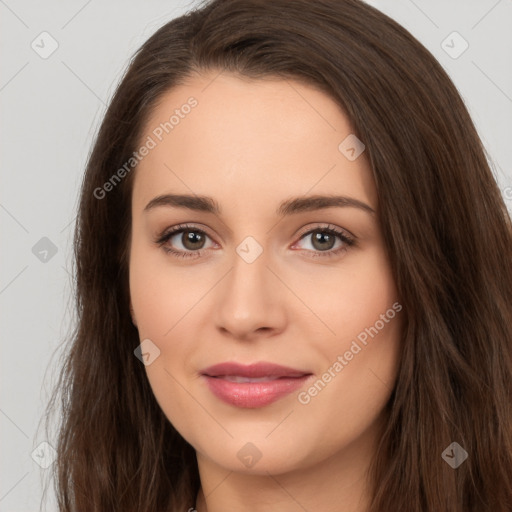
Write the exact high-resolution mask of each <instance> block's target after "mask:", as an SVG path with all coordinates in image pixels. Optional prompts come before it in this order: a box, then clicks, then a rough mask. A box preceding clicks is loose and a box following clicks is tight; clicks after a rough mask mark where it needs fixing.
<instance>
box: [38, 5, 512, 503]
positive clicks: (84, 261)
mask: <svg viewBox="0 0 512 512" xmlns="http://www.w3.org/2000/svg"><path fill="white" fill-rule="evenodd" d="M208 69H210V70H219V72H220V71H222V70H225V71H229V72H234V73H237V74H239V75H241V76H248V77H252V78H259V77H278V78H282V79H294V80H298V81H302V82H304V83H307V84H310V85H314V86H315V87H318V88H320V89H321V90H322V91H325V93H326V94H328V95H329V96H330V97H331V98H333V99H334V101H336V102H337V103H338V104H339V106H340V107H341V108H342V109H343V111H344V112H345V113H346V115H347V116H348V118H349V120H350V122H351V125H352V127H353V130H354V133H355V134H356V135H357V137H358V138H359V139H361V140H362V141H363V142H364V144H365V145H366V151H365V154H366V156H367V158H368V159H369V161H370V164H371V168H372V172H373V176H374V179H375V183H376V187H377V190H378V196H379V218H380V222H381V226H382V230H383V235H384V238H385V240H386V244H387V250H388V251H389V254H390V255H391V262H392V270H393V274H394V277H395V281H396V285H397V289H398V293H399V296H400V298H401V303H402V305H403V306H404V314H405V317H404V318H405V323H404V331H403V335H402V340H401V341H402V347H403V349H402V352H401V361H400V369H399V374H398V378H397V381H396V383H395V387H394V389H393V392H392V395H391V398H390V400H389V403H388V404H387V407H386V413H387V415H388V416H387V417H388V421H387V424H386V427H385V431H384V434H383V436H382V438H381V439H380V444H379V449H378V451H377V453H376V455H375V459H374V461H373V463H372V466H371V472H370V474H369V478H370V481H371V489H373V491H372V495H371V497H370V498H371V500H370V501H371V505H370V509H369V512H389V511H391V510H398V511H406V510H407V511H425V512H434V511H435V512H487V511H489V512H490V511H492V512H501V511H503V512H505V511H510V510H512V265H511V256H512V228H511V220H510V216H509V214H508V212H507V210H506V207H505V204H504V201H503V199H502V197H501V194H500V191H499V189H498V187H497V185H496V182H495V180H494V178H493V174H492V170H491V168H490V164H489V162H488V159H487V156H486V153H485V150H484V148H483V146H482V143H481V140H480V138H479V136H478V134H477V131H476V129H475V126H474V124H473V122H472V120H471V118H470V115H469V114H468V111H467V109H466V107H465V105H464V102H463V101H462V99H461V97H460V96H459V94H458V92H457V90H456V88H455V86H454V85H453V83H452V81H451V80H450V78H449V77H448V75H447V74H446V72H445V71H444V70H443V69H442V67H441V66H440V65H439V63H438V62H437V61H436V60H435V59H434V57H433V56H432V55H431V54H430V53H429V52H428V51H427V50H426V49H425V48H424V47H423V46H422V45H421V44H420V43H419V42H418V41H417V40H416V39H415V38H414V37H412V36H411V35H410V34H409V33H408V32H407V31H406V30H405V29H404V28H402V27H401V26H400V25H398V24H397V23H396V22H394V21H393V20H392V19H390V18H389V17H387V16H386V15H384V14H382V13H381V12H380V11H378V10H376V9H374V8H373V7H371V6H369V5H367V4H365V3H363V2H361V1H359V0H315V1H314V2H311V1H309V0H293V1H290V0H213V1H210V2H206V3H203V4H202V5H201V6H200V7H198V8H197V9H195V10H193V11H191V12H189V13H187V14H186V15H184V16H181V17H180V18H177V19H174V20H172V21H170V22H169V23H167V24H166V25H164V26H163V27H162V28H161V29H159V30H158V31H157V32H156V33H155V34H154V35H153V36H152V37H151V38H150V39H149V40H148V41H147V42H146V43H145V44H144V45H143V46H142V47H141V48H140V49H139V51H138V52H137V54H136V55H135V56H134V58H133V59H132V61H131V62H130V65H129V67H128V69H127V72H126V74H125V76H124V77H123V79H122V81H121V83H120V85H119V86H118V88H117V90H116V93H115V95H114V97H113V99H112V101H111V102H110V105H109V107H108V110H107V112H106V115H105V117H104V120H103V122H102V125H101V128H100V130H99V133H98V135H97V138H96V141H95V144H94V147H93V150H92V152H91V154H90V157H89V160H88V164H87V169H86V171H85V176H84V180H83V184H82V189H81V196H80V205H79V211H78V217H77V224H76V231H75V239H74V243H75V266H76V268H75V276H76V316H77V318H76V327H75V329H74V331H73V334H72V336H71V338H72V340H71V343H70V344H69V348H68V349H67V353H66V356H65V363H64V364H63V367H62V372H61V374H60V376H59V379H58V382H57V384H56V386H55V392H54V393H55V394H54V396H53V397H52V400H51V402H50V403H49V405H48V411H47V414H48V415H49V414H50V412H51V411H52V410H53V408H54V407H55V401H56V398H57V395H60V396H61V406H62V409H61V410H62V414H63V417H62V422H61V425H60V429H59V432H58V444H57V446H56V449H57V453H58V457H57V460H56V463H55V464H54V466H53V470H54V476H55V488H56V493H57V498H58V504H59V511H60V512H86V511H87V512H112V511H113V510H119V511H123V512H131V511H133V512H135V511H138V512H149V511H171V510H172V511H175V510H176V511H185V510H187V509H188V508H189V507H191V506H194V503H195V497H196V493H197V491H198V488H199V476H198V470H197V462H196V458H195V452H194V449H193V448H192V447H191V446H190V445H189V444H188V443H187V442H186V441H185V440H184V439H183V438H182V437H181V435H180V434H179V433H178V432H177V431H176V430H175V429H174V428H173V426H172V425H171V424H170V422H169V421H168V420H167V418H166V417H165V416H164V414H163V412H162V411H161V409H160V407H159V406H158V404H157V402H156V400H155V398H154V395H153V393H152V390H151V388H150V385H149V383H148V380H147V377H146V374H145V371H144V366H143V365H142V364H141V362H140V361H139V360H138V359H137V358H136V357H135V356H134V353H133V351H134V349H135V348H136V347H137V346H138V345H139V343H140V340H139V337H138V332H137V330H136V328H135V327H134V326H133V325H132V322H131V318H130V313H129V290H128V263H129V254H128V241H129V236H130V232H131V226H130V219H131V209H130V198H131V190H132V183H133V176H134V173H135V172H136V168H134V169H133V170H132V171H131V172H127V175H126V177H124V179H123V180H122V182H121V183H116V184H115V186H113V187H111V188H112V190H111V191H109V192H108V193H107V194H105V195H104V197H102V198H98V196H99V194H98V192H97V190H98V188H101V187H104V184H105V183H106V182H108V181H109V179H111V177H112V175H113V174H114V173H115V172H116V171H117V170H118V169H120V168H122V167H123V165H125V164H126V162H127V161H129V159H130V157H132V156H133V152H134V151H135V150H136V149H137V148H138V147H139V146H140V137H141V133H142V129H143V127H144V123H145V121H146V120H147V119H148V116H149V115H150V113H151V111H152V109H153V108H154V107H155V105H156V104H157V101H158V100H159V98H161V96H162V94H163V93H165V92H167V91H168V90H169V89H170V88H172V87H174V86H176V85H178V84H180V83H183V82H184V80H185V79H186V78H187V77H189V76H190V75H191V74H192V73H194V72H197V71H198V72H200V71H203V70H208ZM198 108H200V106H199V107H198ZM340 142H341V141H340ZM95 191H96V193H95ZM453 442H456V443H458V444H459V445H460V446H461V447H462V448H463V449H464V450H465V451H466V452H467V453H468V458H467V459H466V460H465V461H464V462H463V463H462V464H461V465H460V466H459V467H457V468H456V469H454V468H452V467H451V466H450V465H449V464H448V463H447V462H445V460H443V457H442V454H443V452H445V449H447V448H449V446H450V445H451V443H453Z"/></svg>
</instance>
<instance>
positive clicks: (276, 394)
mask: <svg viewBox="0 0 512 512" xmlns="http://www.w3.org/2000/svg"><path fill="white" fill-rule="evenodd" d="M311 375H312V374H311V372H307V371H302V370H297V369H294V368H289V367H286V366H281V365H276V364H273V363H267V362H259V363H254V364H250V365H242V364H239V363H231V362H226V363H220V364H216V365H214V366H210V367H208V368H205V369H204V370H202V371H201V376H202V378H203V379H205V380H206V384H207V385H208V387H209V389H210V391H211V392H212V393H213V394H214V395H215V396H216V397H217V398H220V399H221V400H223V401H224V402H226V403H228V404H231V405H234V406H236V407H244V408H256V407H264V406H265V405H268V404H271V403H272V402H275V401H276V400H279V399H280V398H282V397H284V396H286V395H288V394H290V393H292V392H293V391H295V390H296V389H298V388H300V387H301V386H302V385H303V384H304V382H305V381H306V380H307V379H308V378H309V377H310V376H311Z"/></svg>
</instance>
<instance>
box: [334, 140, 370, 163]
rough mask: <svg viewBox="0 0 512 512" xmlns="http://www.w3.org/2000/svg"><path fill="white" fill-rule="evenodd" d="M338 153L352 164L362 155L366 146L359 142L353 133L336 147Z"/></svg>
mask: <svg viewBox="0 0 512 512" xmlns="http://www.w3.org/2000/svg"><path fill="white" fill-rule="evenodd" d="M338 149H339V151H340V153H341V154H342V155H343V156H344V157H345V158H346V159H347V160H350V161H351V162H353V161H354V160H356V159H357V158H359V156H360V155H361V154H362V153H363V151H364V150H365V149H366V146H365V145H364V144H363V143H362V141H360V140H359V139H358V138H357V137H356V136H355V135H354V134H353V133H351V134H350V135H349V136H348V137H345V138H344V139H343V141H342V142H341V143H340V145H339V146H338Z"/></svg>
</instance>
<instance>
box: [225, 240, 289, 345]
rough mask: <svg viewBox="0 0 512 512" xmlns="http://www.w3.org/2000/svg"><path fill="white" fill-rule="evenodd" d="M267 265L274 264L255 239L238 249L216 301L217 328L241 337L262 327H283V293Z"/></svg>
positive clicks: (246, 241) (245, 241) (239, 246)
mask: <svg viewBox="0 0 512 512" xmlns="http://www.w3.org/2000/svg"><path fill="white" fill-rule="evenodd" d="M251 238H252V237H251ZM256 244H258V246H259V248H258V246H257V245H256ZM267 265H269V266H270V265H271V262H270V261H269V254H268V253H267V251H266V250H265V249H264V248H263V246H261V245H260V244H259V243H257V242H256V241H255V239H252V240H251V239H244V241H242V242H241V243H240V244H239V245H238V246H237V248H236V252H235V254H234V255H233V260H232V268H231V271H230V272H229V273H228V275H227V276H226V278H225V282H224V285H223V287H222V293H221V297H220V298H219V299H220V300H219V301H218V302H217V308H218V311H217V313H218V314H217V323H218V327H221V328H224V329H226V330H227V331H230V332H232V334H234V335H236V336H240V337H243V336H248V335H250V333H251V332H252V331H255V330H257V329H260V328H262V327H265V328H272V329H275V328H278V327H279V328H281V324H282V322H283V321H284V311H283V304H282V299H283V297H282V290H280V287H279V284H278V283H276V282H274V281H276V278H275V276H274V275H273V273H272V272H271V271H270V270H269V269H268V268H267Z"/></svg>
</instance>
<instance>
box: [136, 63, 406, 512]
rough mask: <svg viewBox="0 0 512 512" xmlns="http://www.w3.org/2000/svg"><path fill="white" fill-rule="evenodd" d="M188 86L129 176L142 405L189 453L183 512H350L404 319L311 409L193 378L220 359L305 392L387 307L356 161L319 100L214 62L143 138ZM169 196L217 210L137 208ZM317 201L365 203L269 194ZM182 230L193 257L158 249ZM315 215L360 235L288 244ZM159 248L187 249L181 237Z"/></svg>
mask: <svg viewBox="0 0 512 512" xmlns="http://www.w3.org/2000/svg"><path fill="white" fill-rule="evenodd" d="M190 96H193V97H194V98H196V100H197V101H198V104H197V106H196V107H194V108H193V109H192V110H191V112H190V113H189V114H188V115H186V116H184V118H183V119H180V122H179V124H178V125H176V126H175V127H174V128H173V130H172V131H170V133H169V134H168V135H166V136H165V137H163V139H162V141H161V142H158V144H157V145H156V147H155V148H153V149H152V150H151V151H150V152H149V154H148V155H147V156H145V157H144V159H143V160H142V161H141V162H140V164H139V165H138V167H137V169H136V171H135V172H136V176H135V181H134V187H133V195H132V236H131V241H130V295H131V307H132V316H133V319H134V323H135V324H136V325H137V328H138V330H139V334H140V339H141V341H142V340H145V339H150V340H151V341H152V342H153V343H154V344H155V345H156V346H157V347H158V348H159V350H160V355H159V356H158V357H157V358H156V359H154V361H153V362H152V363H151V364H149V365H147V366H146V367H145V368H146V372H147V377H148V379H149V382H150V385H151V387H152V389H153V392H154V394H155V397H156V399H157V401H158V403H159V405H160V406H161V408H162V410H163V412H164V413H165V415H166V417H167V418H168V419H169V421H170V422H171V423H172V424H173V425H174V426H175V428H176V429H177V430H178V431H179V432H180V433H181V435H182V436H183V437H184V438H185V439H186V440H187V441H188V442H189V443H190V444H191V445H192V446H193V447H194V448H195V450H196V453H197V461H198V467H199V471H200V476H201V490H200V492H199V494H198V497H197V499H198V501H197V504H196V508H197V510H198V511H199V512H205V511H206V510H207V511H209V512H220V511H225V510H239V511H263V510H264V511H266V512H268V511H274V510H275V511H280V512H283V511H284V512H288V511H289V512H292V511H294V512H295V511H303V510H304V509H306V510H323V511H335V510H336V511H339V510H343V511H344V512H362V511H364V510H366V508H367V504H368V486H367V478H366V475H365V471H366V470H367V468H368V465H369V463H370V460H371V458H372V456H373V455H374V453H375V450H376V443H378V441H379V437H380V434H381V429H382V428H383V425H384V421H385V418H384V416H383V414H382V411H383V408H384V406H385V405H386V403H387V401H388V399H389V396H390V394H391V391H392V388H393V385H394V383H395V380H396V375H397V369H398V359H399V339H400V333H401V323H402V320H401V316H402V315H403V313H397V314H396V316H395V318H394V319H393V320H391V321H389V322H387V323H385V326H384V328H382V329H381V330H379V332H378V335H376V336H375V337H374V338H373V339H372V338H369V342H368V344H367V345H366V346H364V348H363V349H362V350H361V351H360V352H358V353H357V355H355V356H354V357H353V359H352V360H351V361H349V362H348V363H347V365H346V366H344V368H343V370H342V371H341V372H339V373H338V374H336V376H335V377H334V378H332V379H331V381H330V382H329V383H328V384H327V385H326V386H325V387H324V388H323V389H322V390H321V392H319V393H318V394H317V395H316V396H314V397H312V398H311V400H310V401H309V403H307V404H302V403H300V402H299V400H298V398H297V396H298V392H294V393H292V394H290V395H287V396H286V397H283V398H281V399H280V400H278V401H277V402H274V403H272V404H270V405H267V406H265V407H261V408H251V409H247V408H238V407H235V406H233V405H229V404H226V403H225V402H223V401H221V400H219V399H218V398H217V397H215V396H214V395H213V394H212V393H211V392H210V390H209V389H208V387H207V386H206V385H205V383H204V382H203V380H202V379H201V378H200V376H199V375H200V371H201V370H202V369H204V368H206V367H208V366H210V365H212V364H216V363H220V362H224V361H236V362H239V363H242V364H249V363H253V362H258V361H270V362H274V363H277V364H281V365H285V366H291V367H293V368H298V369H301V370H307V371H309V372H311V373H313V374H314V375H313V377H312V378H311V380H310V381H309V382H308V383H306V384H305V385H304V386H303V388H302V389H301V390H299V391H304V390H307V389H308V388H309V387H310V386H311V385H312V384H313V383H314V382H315V381H317V380H318V379H319V378H320V377H321V376H322V375H323V374H324V373H325V372H326V371H327V369H328V368H329V367H332V366H333V363H334V362H335V361H336V360H337V357H338V356H339V355H343V354H344V353H345V352H346V351H347V350H349V348H350V346H351V343H352V342H353V341H354V340H355V339H356V337H357V335H358V334H360V333H361V332H362V331H364V329H365V328H368V327H370V326H374V324H375V323H376V321H377V320H379V318H380V315H382V314H384V313H385V312H386V311H387V310H389V308H391V306H392V304H394V303H395V302H397V301H399V298H398V296H397V292H396V288H395V283H394V280H393V277H392V274H391V270H390V263H389V258H388V255H387V253H386V251H385V248H384V241H383V238H382V234H381V230H380V226H379V222H378V215H377V206H378V205H377V201H378V197H377V192H376V189H375V184H374V182H373V178H372V175H371V170H370V166H369V164H368V160H367V158H366V155H365V153H364V152H363V154H362V155H361V156H360V157H359V158H357V159H356V160H355V161H349V160H348V159H347V158H346V157H345V156H344V155H343V154H342V153H341V152H340V150H339V149H338V145H339V144H340V142H341V141H343V139H345V137H347V136H348V135H349V134H351V133H352V131H353V130H352V129H351V127H350V124H349V122H348V121H347V118H346V116H345V115H344V113H343V111H342V110H341V109H340V108H339V107H338V106H337V104H336V103H335V102H334V101H333V100H331V99H330V97H328V96H327V95H326V94H325V93H323V92H320V91H319V90H316V89H315V88H313V87H311V86H309V85H305V84H301V83H299V82H296V81H286V80H280V79H264V80H263V79H258V80H250V79H248V78H241V77H238V76H236V75H233V74H228V73H226V72H224V73H222V74H220V75H219V72H218V71H215V72H213V71H212V72H209V73H204V74H203V75H194V76H193V77H191V78H190V79H189V80H188V81H187V83H185V84H183V85H180V86H178V87H175V88H173V89H172V90H170V91H169V92H167V93H166V94H165V95H164V96H163V97H162V99H161V101H160V103H159V105H158V106H157V108H156V109H155V110H154V112H153V114H152V115H151V118H150V119H149V121H148V123H147V125H146V129H145V133H144V135H143V136H142V138H141V140H143V141H144V140H146V138H147V136H152V132H153V130H154V129H155V127H157V126H159V124H160V123H161V122H164V121H166V120H168V119H169V116H170V114H172V112H173V111H174V110H175V109H176V108H180V107H181V106H182V105H183V104H184V103H186V101H187V99H188V98H189V97H190ZM152 137H153V138H155V137H154V135H153V136H152ZM170 193H173V194H197V195H204V196H210V197H212V198H213V199H215V201H217V202H218V204H219V205H220V207H221V214H220V215H215V214H213V213H209V212H201V211H193V210H190V209H186V208H180V207H176V206H159V207H155V208H152V209H150V210H149V211H144V208H145V206H146V205H147V204H148V203H149V202H150V201H151V200H152V199H153V198H154V197H156V196H159V195H161V194H170ZM316 194H319V195H332V194H336V195H344V196H349V197H351V198H355V199H358V200H359V201H362V202H364V203H366V204H367V205H369V206H370V207H371V208H373V209H374V210H375V212H376V213H373V214H372V213H368V212H367V211H365V210H363V209H359V208H355V207H348V206H345V207H329V208H323V209H318V210H314V211H304V212H301V213H294V214H291V215H287V216H282V215H277V214H276V208H277V207H278V205H279V204H280V203H281V202H282V201H284V200H287V199H290V198H292V197H300V196H311V195H316ZM180 223H189V224H193V225H194V227H196V228H200V229H203V230H204V231H206V233H207V235H208V236H207V237H206V238H205V241H204V245H203V249H202V253H201V254H200V255H199V256H195V257H191V258H188V259H187V258H178V257H175V256H173V255H172V254H168V253H166V252H165V250H164V247H163V246H159V245H158V244H157V243H155V239H157V237H158V235H159V234H160V233H161V232H162V231H164V230H165V229H167V228H170V227H172V226H176V225H178V224H180ZM327 225H331V226H335V227H336V228H338V229H341V230H345V232H348V233H350V235H352V236H353V237H354V238H355V239H356V242H357V243H356V245H353V246H346V247H345V249H346V250H344V251H342V252H341V253H338V254H337V255H334V256H333V257H326V256H325V253H326V252H328V251H329V250H330V251H331V252H332V251H334V250H336V249H337V248H338V247H340V246H343V245H344V243H343V242H342V241H341V240H340V239H338V238H337V237H336V238H335V242H334V246H333V248H330V247H331V246H329V245H328V244H326V243H325V242H324V245H323V246H322V245H314V240H313V236H312V235H311V234H309V235H306V236H303V237H302V238H301V236H302V234H303V233H306V232H307V231H310V230H312V229H318V228H323V227H326V226H327ZM247 236H251V237H253V238H254V239H255V240H256V241H257V242H258V244H259V245H260V246H261V248H262V249H263V252H262V253H261V255H260V256H259V257H258V258H256V260H255V261H254V262H252V263H250V264H249V263H247V262H246V261H245V260H244V259H243V258H242V257H240V256H239V255H238V254H237V252H236V248H237V246H238V245H239V244H240V243H241V242H242V241H243V240H244V239H245V238H246V237H247ZM185 244H186V240H185ZM199 245H200V244H199ZM331 245H332V244H331ZM166 246H167V247H170V246H172V247H173V248H175V249H176V250H181V251H183V252H186V251H187V250H188V252H189V253H190V252H193V249H194V247H193V246H192V249H190V247H191V246H190V245H184V243H183V238H182V234H181V233H180V234H177V235H174V237H173V238H172V239H171V241H168V242H166ZM322 247H323V248H324V250H322ZM325 249H327V250H325ZM315 255H316V257H315ZM248 442H250V443H252V444H253V445H254V446H256V447H257V449H258V451H259V452H260V453H261V458H260V459H259V460H258V462H257V463H256V464H254V465H253V466H252V467H250V468H249V467H246V466H245V465H244V464H242V463H241V461H240V459H239V458H238V457H237V453H238V452H239V450H240V449H241V448H242V447H243V446H244V445H246V443H248ZM340 504H343V508H342V509H341V508H340ZM193 505H194V504H191V506H193Z"/></svg>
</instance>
